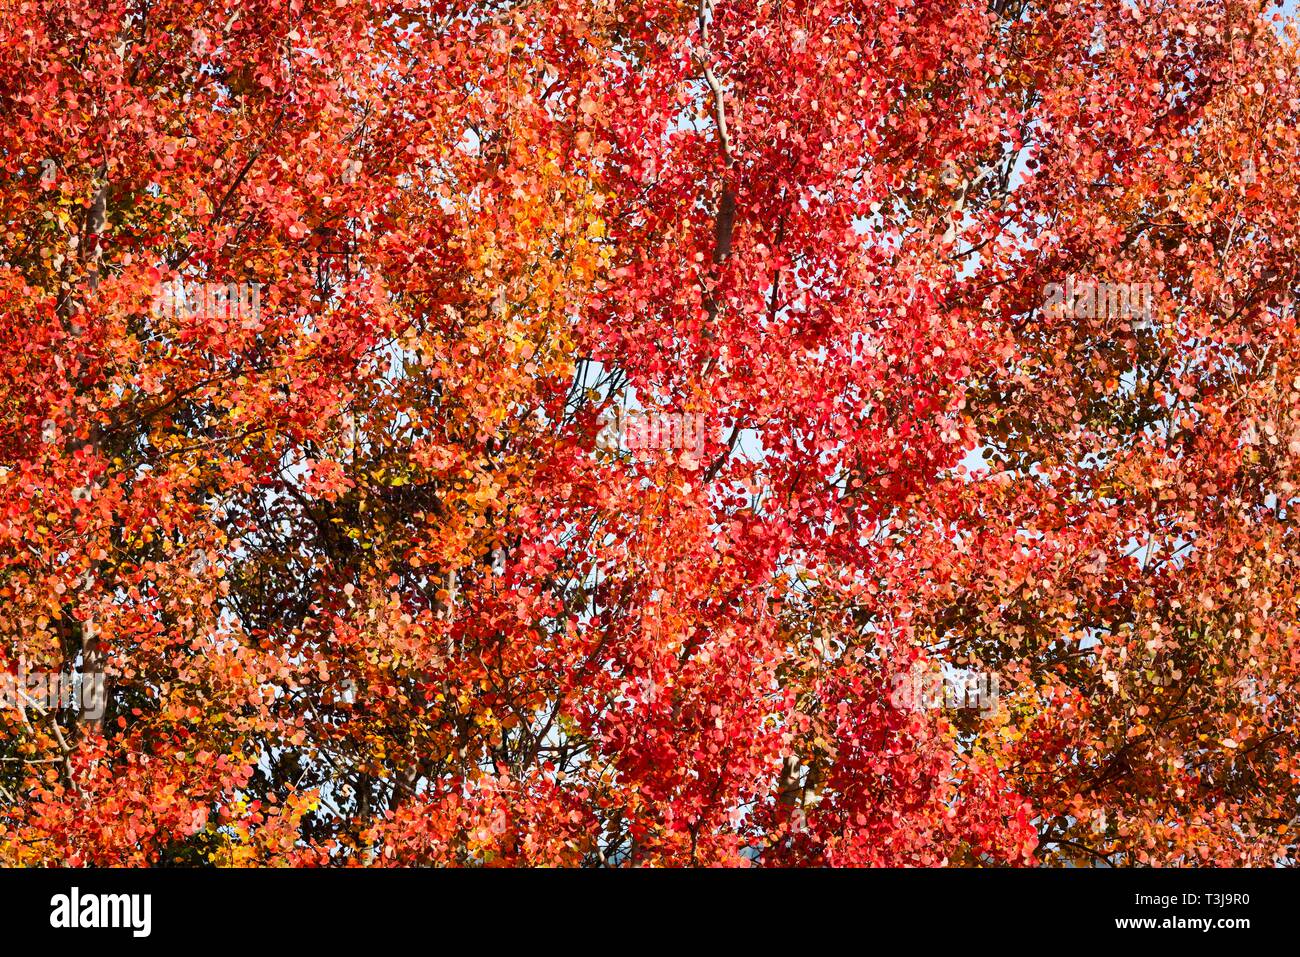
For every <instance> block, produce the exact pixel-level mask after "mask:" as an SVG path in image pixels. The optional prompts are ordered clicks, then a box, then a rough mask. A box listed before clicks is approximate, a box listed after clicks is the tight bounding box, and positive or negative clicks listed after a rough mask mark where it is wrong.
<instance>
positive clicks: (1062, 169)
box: [0, 0, 1300, 865]
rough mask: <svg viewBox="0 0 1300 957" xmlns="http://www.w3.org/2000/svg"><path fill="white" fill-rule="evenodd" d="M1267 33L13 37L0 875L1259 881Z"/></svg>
mask: <svg viewBox="0 0 1300 957" xmlns="http://www.w3.org/2000/svg"><path fill="white" fill-rule="evenodd" d="M1296 39H1297V37H1296V34H1295V32H1294V28H1293V26H1292V25H1291V24H1290V23H1288V22H1286V21H1284V20H1282V19H1281V17H1280V15H1275V13H1274V10H1273V8H1272V7H1270V6H1269V5H1268V4H1264V3H1259V2H1246V0H1229V2H1227V3H1224V2H1221V0H1214V2H1209V0H1078V2H1070V3H1040V2H1036V0H996V2H994V3H992V4H991V5H990V4H988V3H987V2H977V0H925V2H919V0H918V2H908V3H901V4H899V3H883V2H878V0H802V2H787V3H776V2H766V0H700V2H699V3H698V5H697V4H696V3H694V2H692V3H685V2H679V0H646V2H640V3H622V2H611V0H540V2H532V3H522V2H521V3H515V2H506V0H499V2H489V3H462V2H437V0H335V2H334V3H331V4H313V3H304V2H301V0H290V2H289V3H288V5H287V13H286V4H285V3H284V2H283V0H276V2H269V0H212V2H206V3H203V4H187V3H181V2H174V0H106V2H104V3H97V4H90V5H86V4H82V3H73V2H68V0H0V50H3V51H4V56H3V57H0V117H2V119H0V315H2V316H3V321H4V331H5V335H4V336H3V338H0V373H2V374H0V660H2V661H3V663H4V666H5V668H6V669H7V670H8V672H10V673H11V674H14V675H16V674H17V673H18V672H19V670H20V668H21V669H25V670H26V671H27V672H38V671H39V672H55V673H66V674H69V675H75V676H76V677H77V680H78V681H79V682H81V683H82V685H85V686H90V685H93V684H94V683H95V682H96V681H100V680H101V679H102V687H103V702H102V704H103V707H102V708H99V707H96V706H95V704H96V702H95V701H93V700H91V701H88V700H87V696H85V695H82V696H81V697H80V698H79V699H78V700H76V701H71V702H58V701H53V702H52V701H44V702H41V701H38V700H35V699H32V698H30V696H29V698H28V699H27V700H25V701H23V702H22V704H21V706H20V707H16V708H9V709H7V710H5V711H3V712H0V862H4V863H10V864H13V863H21V864H51V863H62V862H67V863H72V864H155V863H161V864H201V863H216V864H222V865H239V864H251V865H269V864H285V863H289V864H327V863H328V864H515V865H518V864H560V865H579V864H588V865H592V864H604V865H626V864H634V865H686V864H700V865H702V864H738V863H756V864H759V865H800V864H805V865H806V864H826V865H862V864H872V865H910V864H918V865H940V864H964V865H996V864H1029V863H1048V864H1061V863H1067V862H1068V863H1078V864H1091V863H1096V862H1100V861H1107V862H1110V863H1114V864H1121V863H1123V864H1136V863H1149V864H1196V863H1206V864H1273V863H1276V862H1284V863H1286V862H1291V860H1292V858H1293V856H1294V854H1295V844H1294V838H1293V833H1294V832H1293V830H1292V829H1291V828H1292V826H1293V825H1292V821H1293V820H1294V819H1295V818H1296V817H1297V814H1298V813H1300V808H1297V799H1298V798H1300V763H1298V762H1297V757H1296V733H1297V711H1296V708H1297V703H1298V701H1297V692H1296V689H1295V681H1296V679H1297V676H1298V674H1300V650H1297V649H1300V645H1297V643H1296V641H1297V638H1298V637H1300V634H1298V632H1300V626H1298V625H1297V614H1296V612H1297V588H1298V587H1300V586H1297V584H1296V582H1297V566H1298V565H1300V536H1298V535H1297V531H1296V527H1295V519H1294V514H1293V511H1292V509H1293V505H1294V503H1295V501H1296V499H1297V497H1298V493H1297V483H1300V475H1298V473H1300V359H1298V358H1297V355H1298V354H1297V352H1296V351H1295V349H1294V346H1293V344H1294V341H1295V335H1296V332H1297V321H1296V313H1295V308H1294V304H1293V302H1292V296H1293V294H1294V289H1295V286H1296V281H1297V274H1298V267H1300V260H1298V259H1297V253H1298V248H1297V238H1298V237H1297V232H1298V231H1300V182H1298V181H1297V176H1298V175H1300V163H1298V162H1297V160H1298V159H1300V150H1298V146H1297V136H1298V135H1300V134H1297V132H1296V130H1297V127H1298V125H1300V124H1298V122H1297V121H1298V119H1300V73H1298V72H1297V67H1298V66H1300V60H1298V58H1297V47H1296ZM1067 282H1068V283H1069V284H1070V288H1071V289H1074V288H1076V286H1078V287H1086V286H1088V284H1089V283H1093V284H1096V283H1111V284H1130V285H1132V286H1133V287H1134V288H1137V287H1141V288H1142V289H1144V290H1146V291H1147V292H1149V299H1148V300H1146V302H1147V303H1148V305H1149V308H1145V309H1144V310H1143V314H1142V315H1137V314H1136V313H1137V310H1129V311H1123V312H1119V313H1116V312H1115V311H1113V310H1107V309H1102V308H1074V303H1073V302H1071V304H1070V306H1069V307H1068V308H1049V307H1048V300H1049V299H1050V298H1051V293H1050V291H1049V287H1051V286H1052V285H1053V284H1058V285H1060V286H1064V284H1066V283H1067ZM178 283H179V286H178V285H177V284H178ZM241 284H242V288H243V289H244V290H245V291H247V290H249V289H256V293H257V294H256V299H255V300H254V299H253V297H252V296H251V295H245V297H244V299H243V300H242V303H241V300H240V299H239V297H238V295H237V294H234V293H232V295H231V296H230V297H227V296H226V294H225V292H224V290H225V289H227V288H233V289H238V288H241ZM217 288H219V289H221V290H223V292H222V294H221V296H219V297H218V296H214V295H213V294H212V292H211V290H213V289H217ZM1125 288H1126V289H1127V288H1128V286H1126V287H1125ZM164 290H166V292H165V293H164ZM177 290H180V292H177ZM164 295H165V296H166V297H169V298H166V299H165V300H162V299H160V298H159V297H160V296H164ZM196 301H197V305H196V304H195V303H196ZM1133 301H1134V302H1137V301H1138V299H1137V295H1136V293H1135V294H1134V298H1133ZM160 302H163V303H164V305H163V307H161V308H160V306H159V303H160ZM177 303H180V305H179V306H178V305H177ZM629 410H631V411H630V412H629ZM629 421H634V422H638V423H640V425H637V426H636V428H637V429H639V430H640V431H638V432H637V437H636V440H635V441H632V442H628V441H627V438H628V434H627V427H626V423H627V422H629ZM696 423H701V424H702V432H697V431H694V425H695V424H696ZM917 668H932V669H933V668H938V669H946V673H949V674H953V673H967V672H978V673H983V674H986V675H987V674H993V675H996V676H997V678H998V688H999V689H1000V702H999V703H998V707H996V708H994V709H982V710H972V709H952V708H929V707H912V706H908V704H907V703H906V702H901V701H900V700H899V697H898V696H897V695H896V694H894V693H892V692H894V690H895V689H897V688H898V687H899V682H900V680H901V679H902V678H903V677H904V676H906V675H909V674H911V673H913V672H914V671H915V669H917Z"/></svg>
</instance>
